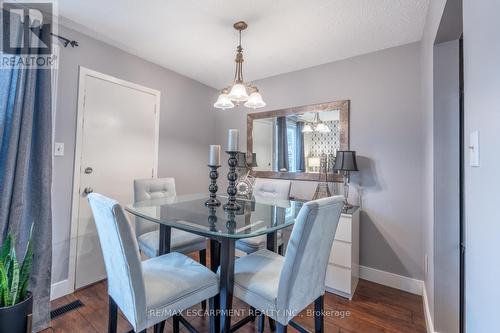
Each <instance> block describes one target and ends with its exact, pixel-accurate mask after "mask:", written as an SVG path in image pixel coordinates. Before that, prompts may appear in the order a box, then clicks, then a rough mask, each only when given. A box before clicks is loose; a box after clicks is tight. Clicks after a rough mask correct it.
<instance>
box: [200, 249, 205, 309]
mask: <svg viewBox="0 0 500 333" xmlns="http://www.w3.org/2000/svg"><path fill="white" fill-rule="evenodd" d="M198 255H199V257H200V264H202V265H203V266H207V250H206V249H203V250H200V251H199V252H198ZM201 309H202V310H203V311H205V310H206V309H207V301H201Z"/></svg>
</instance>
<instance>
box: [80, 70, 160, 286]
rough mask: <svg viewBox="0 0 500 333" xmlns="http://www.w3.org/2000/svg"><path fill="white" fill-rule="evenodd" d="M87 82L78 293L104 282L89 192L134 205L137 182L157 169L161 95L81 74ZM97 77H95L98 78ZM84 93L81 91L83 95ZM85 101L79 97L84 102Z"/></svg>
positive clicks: (81, 170) (82, 160)
mask: <svg viewBox="0 0 500 333" xmlns="http://www.w3.org/2000/svg"><path fill="white" fill-rule="evenodd" d="M80 74H81V75H85V77H84V78H83V80H82V78H81V79H80V84H82V83H83V84H84V89H83V93H84V96H83V98H84V99H83V101H84V102H83V110H80V111H79V112H83V117H82V118H81V119H82V121H81V123H80V124H79V126H82V127H81V133H82V135H81V137H80V152H81V153H80V156H79V157H78V156H77V157H76V158H79V164H80V167H79V195H78V199H77V200H78V203H76V204H75V205H77V208H78V215H77V223H78V229H77V230H78V231H77V233H78V235H77V244H76V269H75V289H78V288H81V287H83V286H86V285H88V284H91V283H94V282H96V281H99V280H102V279H104V278H105V277H106V271H105V268H104V261H103V259H102V254H101V247H100V244H99V239H98V236H97V232H96V228H95V224H94V221H93V218H92V212H91V210H90V207H89V204H88V202H87V199H86V196H87V194H86V193H87V192H90V191H93V192H96V193H100V194H103V195H106V196H109V197H111V198H113V199H115V200H117V201H118V202H120V203H122V204H128V203H131V202H133V180H134V179H138V178H151V177H153V176H155V174H156V164H157V145H158V141H157V139H158V132H157V128H158V127H157V119H158V118H157V115H156V113H157V109H158V107H159V105H158V102H159V92H157V91H154V90H150V89H143V88H141V87H140V86H137V85H134V84H129V83H127V82H124V81H121V80H118V79H114V78H111V77H107V76H104V75H98V76H96V75H92V74H91V73H85V71H81V73H80ZM94 74H95V73H94ZM81 92H82V89H80V93H81ZM81 97H82V96H79V98H81Z"/></svg>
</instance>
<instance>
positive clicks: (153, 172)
mask: <svg viewBox="0 0 500 333" xmlns="http://www.w3.org/2000/svg"><path fill="white" fill-rule="evenodd" d="M154 177H155V169H151V178H154Z"/></svg>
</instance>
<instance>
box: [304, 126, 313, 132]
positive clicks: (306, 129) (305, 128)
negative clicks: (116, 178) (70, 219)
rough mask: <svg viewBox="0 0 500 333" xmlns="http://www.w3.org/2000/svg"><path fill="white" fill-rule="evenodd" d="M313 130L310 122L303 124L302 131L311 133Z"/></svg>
mask: <svg viewBox="0 0 500 333" xmlns="http://www.w3.org/2000/svg"><path fill="white" fill-rule="evenodd" d="M312 132H314V130H313V128H312V126H311V124H305V125H304V128H302V133H312Z"/></svg>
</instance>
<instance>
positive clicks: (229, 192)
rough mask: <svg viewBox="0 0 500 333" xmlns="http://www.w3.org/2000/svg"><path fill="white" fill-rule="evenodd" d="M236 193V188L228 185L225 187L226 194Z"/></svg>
mask: <svg viewBox="0 0 500 333" xmlns="http://www.w3.org/2000/svg"><path fill="white" fill-rule="evenodd" d="M236 193H238V191H237V190H236V187H228V188H227V194H229V195H236Z"/></svg>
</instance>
